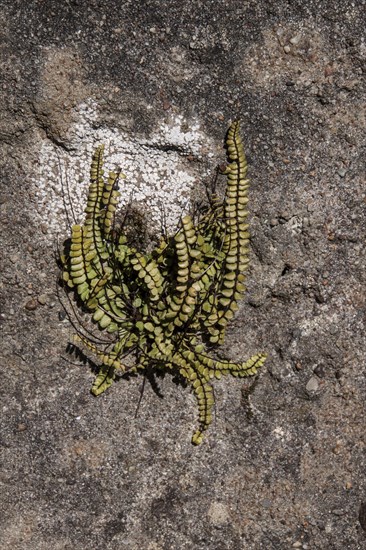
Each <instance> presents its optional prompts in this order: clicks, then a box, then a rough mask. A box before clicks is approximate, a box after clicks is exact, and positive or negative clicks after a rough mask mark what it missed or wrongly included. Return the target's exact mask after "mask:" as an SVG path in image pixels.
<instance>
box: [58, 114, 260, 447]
mask: <svg viewBox="0 0 366 550" xmlns="http://www.w3.org/2000/svg"><path fill="white" fill-rule="evenodd" d="M226 147H227V154H228V160H229V164H228V166H227V168H226V170H225V173H226V174H227V185H226V192H225V197H224V199H223V200H222V201H220V200H219V199H218V198H217V197H216V198H213V199H212V202H211V208H210V209H209V211H208V213H206V214H205V215H204V216H203V217H202V218H201V219H200V220H199V221H198V222H197V224H196V225H195V224H194V222H193V220H192V218H191V217H190V216H188V215H187V216H184V217H183V219H182V220H181V224H180V228H179V230H178V231H177V233H176V234H175V235H173V236H171V237H169V238H162V239H161V242H160V244H159V246H158V247H157V248H155V249H154V250H153V251H152V252H151V253H149V254H142V253H140V252H138V251H137V250H136V249H134V248H132V247H130V246H129V244H128V242H127V238H126V236H125V235H124V234H123V232H122V231H118V229H117V228H116V224H115V221H114V220H115V211H116V207H117V204H118V197H119V191H118V190H117V187H118V186H117V183H118V180H119V179H120V176H119V174H117V173H114V172H110V173H109V177H108V178H105V177H104V172H103V146H101V147H98V149H97V150H96V151H95V153H94V156H93V160H92V165H91V184H90V187H89V193H88V201H87V207H86V209H85V212H86V217H85V222H84V224H83V225H74V226H73V227H72V234H71V240H69V241H68V243H67V245H66V247H65V254H64V256H63V280H64V281H65V283H66V284H67V286H68V287H70V288H73V289H75V292H76V294H77V297H78V299H79V301H81V302H82V304H83V306H84V307H85V308H86V309H87V310H88V311H90V313H91V314H92V318H93V320H94V321H95V322H96V323H97V324H98V325H99V328H100V329H102V330H105V331H107V332H108V333H110V334H111V335H112V336H113V340H112V342H111V344H110V345H107V346H103V348H100V346H97V345H96V344H94V343H93V342H92V341H91V340H90V339H89V338H86V337H85V336H81V335H79V338H80V340H81V341H82V343H83V344H84V345H85V346H86V347H87V348H89V349H90V350H92V352H93V353H94V354H95V356H96V357H97V358H98V359H99V360H100V362H101V367H100V371H99V374H98V375H97V377H96V380H95V382H94V385H93V387H92V392H93V393H94V394H95V395H99V394H100V393H102V392H103V391H104V390H106V389H107V388H108V387H109V386H110V385H111V384H112V382H113V380H114V377H115V372H116V371H117V370H119V371H122V372H126V371H128V370H129V371H131V370H133V371H137V370H144V369H148V368H149V367H155V368H158V369H163V370H171V371H172V372H176V373H180V375H181V376H183V377H184V378H185V379H186V380H187V382H188V383H189V384H190V385H191V386H192V388H193V391H194V394H195V395H196V398H197V401H198V408H199V427H198V429H197V431H196V432H195V433H194V435H193V438H192V442H193V443H194V444H199V443H201V441H202V437H203V432H204V431H205V430H206V429H207V427H208V425H209V424H210V422H211V419H212V407H213V404H214V397H213V390H212V385H211V381H212V379H213V378H220V377H221V376H222V375H226V374H231V375H233V376H249V375H252V374H255V372H256V370H257V369H258V367H260V366H261V365H262V364H263V363H264V361H265V357H266V356H265V354H263V353H258V354H256V355H254V356H253V357H251V358H250V359H249V360H248V361H246V362H243V363H234V362H231V361H220V360H217V359H213V358H212V357H210V356H209V355H208V353H207V349H209V348H211V347H212V346H213V345H215V344H222V343H223V341H224V337H225V329H226V326H227V324H228V322H229V321H230V320H231V319H232V318H233V316H234V314H235V312H236V311H237V309H238V300H240V299H241V297H242V296H243V292H244V290H245V286H244V280H245V271H246V269H247V267H248V244H249V232H248V223H247V215H248V211H247V203H248V196H247V193H248V187H249V183H248V180H247V179H246V172H247V164H246V159H245V155H244V150H243V145H242V142H241V139H240V136H239V122H233V123H232V124H231V126H230V128H229V130H228V133H227V138H226ZM131 353H134V354H135V358H136V362H135V364H134V366H133V367H132V368H131V367H129V366H127V365H126V364H125V359H126V357H127V356H128V355H130V354H131Z"/></svg>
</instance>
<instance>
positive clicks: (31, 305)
mask: <svg viewBox="0 0 366 550" xmlns="http://www.w3.org/2000/svg"><path fill="white" fill-rule="evenodd" d="M24 307H25V309H27V310H28V311H34V310H35V309H37V302H36V300H35V299H34V298H32V299H31V300H28V302H27V303H26V304H25V306H24Z"/></svg>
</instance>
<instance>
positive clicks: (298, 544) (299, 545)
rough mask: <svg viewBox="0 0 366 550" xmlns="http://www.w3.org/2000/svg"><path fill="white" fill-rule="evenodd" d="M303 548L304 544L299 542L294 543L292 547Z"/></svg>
mask: <svg viewBox="0 0 366 550" xmlns="http://www.w3.org/2000/svg"><path fill="white" fill-rule="evenodd" d="M301 547H302V542H300V541H299V540H297V541H296V542H294V543H293V545H292V548H301Z"/></svg>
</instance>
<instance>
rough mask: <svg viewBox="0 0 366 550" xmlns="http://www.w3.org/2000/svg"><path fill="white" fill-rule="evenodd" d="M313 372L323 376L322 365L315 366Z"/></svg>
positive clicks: (320, 376)
mask: <svg viewBox="0 0 366 550" xmlns="http://www.w3.org/2000/svg"><path fill="white" fill-rule="evenodd" d="M314 374H316V375H317V376H319V378H324V376H325V370H324V365H318V366H317V367H315V369H314Z"/></svg>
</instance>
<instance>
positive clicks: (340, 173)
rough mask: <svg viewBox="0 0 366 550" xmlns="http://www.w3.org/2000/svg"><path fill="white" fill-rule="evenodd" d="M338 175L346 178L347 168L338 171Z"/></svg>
mask: <svg viewBox="0 0 366 550" xmlns="http://www.w3.org/2000/svg"><path fill="white" fill-rule="evenodd" d="M337 174H338V176H339V177H341V178H344V176H345V175H346V174H347V170H346V169H345V168H340V169H339V170H338V171H337Z"/></svg>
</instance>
